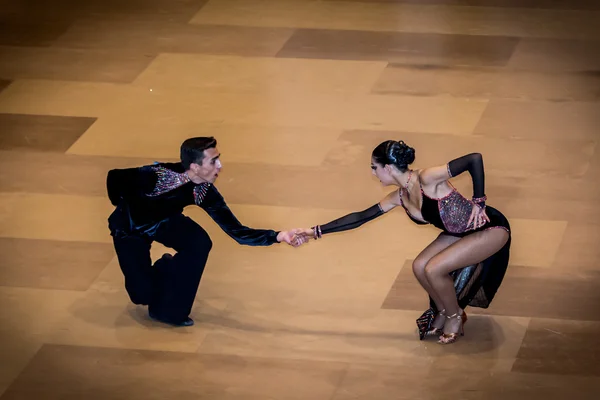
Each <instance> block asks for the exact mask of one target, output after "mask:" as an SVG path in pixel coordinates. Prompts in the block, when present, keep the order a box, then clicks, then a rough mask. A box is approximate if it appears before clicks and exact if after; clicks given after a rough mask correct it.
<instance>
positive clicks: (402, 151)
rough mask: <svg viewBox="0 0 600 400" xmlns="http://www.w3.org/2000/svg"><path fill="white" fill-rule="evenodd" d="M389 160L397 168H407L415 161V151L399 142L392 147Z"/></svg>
mask: <svg viewBox="0 0 600 400" xmlns="http://www.w3.org/2000/svg"><path fill="white" fill-rule="evenodd" d="M390 150H391V154H390V158H392V159H393V160H394V161H395V162H394V164H396V165H398V166H408V165H410V164H412V163H413V162H414V161H415V149H413V148H412V147H410V146H409V145H407V144H406V143H404V141H402V140H400V141H398V142H394V144H393V145H392V148H391V149H390Z"/></svg>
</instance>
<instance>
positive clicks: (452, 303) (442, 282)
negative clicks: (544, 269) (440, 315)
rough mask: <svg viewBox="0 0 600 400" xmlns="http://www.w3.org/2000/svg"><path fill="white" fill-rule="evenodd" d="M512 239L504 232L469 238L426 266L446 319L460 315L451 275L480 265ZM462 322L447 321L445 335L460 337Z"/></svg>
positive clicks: (432, 259) (502, 230)
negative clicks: (471, 266) (468, 266)
mask: <svg viewBox="0 0 600 400" xmlns="http://www.w3.org/2000/svg"><path fill="white" fill-rule="evenodd" d="M508 238H509V235H508V232H506V231H505V230H504V229H500V228H498V229H489V230H486V231H481V232H476V233H473V234H471V235H469V236H466V237H464V238H462V239H460V240H458V241H457V242H455V243H453V244H451V245H450V246H448V247H446V248H445V249H444V250H442V251H440V252H439V253H437V254H436V255H434V256H433V257H432V258H431V259H430V260H429V262H428V263H427V265H426V266H425V276H426V277H427V280H428V282H429V283H430V284H431V287H432V288H433V291H434V292H435V293H436V294H437V295H438V296H439V297H440V301H441V302H442V303H443V304H444V308H445V309H446V315H448V316H452V315H454V314H457V315H460V314H461V313H462V310H460V309H459V305H458V300H457V298H456V291H455V289H454V282H453V281H452V278H451V277H450V275H449V274H450V273H451V272H452V271H454V270H457V269H459V268H464V267H465V266H467V265H472V264H476V263H479V262H481V261H483V260H485V259H486V258H488V257H490V256H491V255H493V254H494V253H496V252H497V251H498V250H500V249H501V248H502V246H504V244H505V243H506V242H507V240H508ZM460 324H461V321H460V320H459V319H457V318H451V319H448V320H447V321H446V324H445V326H444V333H457V332H459V330H460Z"/></svg>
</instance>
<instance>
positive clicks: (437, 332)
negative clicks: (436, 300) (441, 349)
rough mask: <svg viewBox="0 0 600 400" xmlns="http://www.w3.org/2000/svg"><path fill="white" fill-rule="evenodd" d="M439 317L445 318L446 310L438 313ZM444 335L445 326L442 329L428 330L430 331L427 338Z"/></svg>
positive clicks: (426, 334)
mask: <svg viewBox="0 0 600 400" xmlns="http://www.w3.org/2000/svg"><path fill="white" fill-rule="evenodd" d="M437 315H439V316H442V317H445V316H446V310H445V309H444V310H442V311H440V312H438V313H437ZM436 317H437V316H436ZM443 333H444V325H442V327H441V328H432V329H430V330H428V331H427V332H426V333H425V336H426V337H431V336H439V335H441V334H443Z"/></svg>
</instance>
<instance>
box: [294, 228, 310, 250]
mask: <svg viewBox="0 0 600 400" xmlns="http://www.w3.org/2000/svg"><path fill="white" fill-rule="evenodd" d="M314 237H315V231H314V230H312V229H311V228H299V229H295V230H294V238H293V239H292V242H293V243H294V245H295V246H300V245H301V244H304V243H306V242H308V241H309V240H310V239H312V238H314Z"/></svg>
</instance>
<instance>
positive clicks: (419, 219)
mask: <svg viewBox="0 0 600 400" xmlns="http://www.w3.org/2000/svg"><path fill="white" fill-rule="evenodd" d="M414 160H415V150H414V149H413V148H412V147H409V146H408V145H406V144H405V143H404V142H403V141H399V142H397V141H393V140H388V141H385V142H383V143H381V144H380V145H379V146H377V147H376V148H375V149H374V150H373V153H372V159H371V169H372V170H373V174H374V175H375V176H377V178H379V180H380V181H381V183H382V184H383V185H385V186H389V185H395V186H398V187H399V189H398V190H396V191H393V192H391V193H390V194H389V195H387V196H386V197H385V198H384V199H383V200H382V201H381V202H379V203H377V204H375V205H373V206H371V207H370V208H368V209H366V210H364V211H361V212H356V213H352V214H348V215H346V216H343V217H341V218H338V219H336V220H334V221H331V222H329V223H327V224H325V225H322V226H319V225H317V226H314V227H313V228H311V229H304V230H303V231H302V233H301V234H299V235H298V236H297V241H298V243H302V242H304V241H307V240H308V238H314V239H320V238H321V237H322V235H325V234H328V233H333V232H341V231H346V230H350V229H355V228H358V227H359V226H361V225H362V224H364V223H365V222H368V221H370V220H372V219H374V218H377V217H379V216H380V215H383V214H384V213H387V212H388V211H390V210H392V209H393V208H395V207H397V206H401V207H403V208H404V210H405V211H406V214H407V215H408V217H409V218H410V219H411V220H412V221H413V222H415V223H417V224H431V225H433V226H435V227H437V228H439V229H441V230H442V232H441V233H440V235H439V236H438V237H437V238H436V239H435V240H434V241H433V242H432V243H431V244H430V245H429V246H427V247H426V248H425V249H424V250H423V251H422V252H421V253H420V254H419V255H418V256H417V257H416V259H415V260H414V262H413V272H414V274H415V277H416V278H417V280H418V281H419V283H420V284H421V286H422V287H423V288H424V289H425V291H427V293H428V294H429V298H430V308H429V309H428V310H427V311H426V312H425V313H424V314H423V315H422V316H421V317H420V318H419V319H417V325H418V327H419V334H420V338H421V339H423V338H424V337H427V336H439V341H438V343H441V344H450V343H453V342H455V341H456V340H457V339H458V337H459V335H461V336H462V335H463V334H464V324H465V322H466V321H467V315H466V313H465V312H464V308H465V307H466V306H467V305H470V306H473V307H481V308H487V307H488V306H489V304H490V302H491V301H492V299H493V298H494V295H495V294H496V291H497V290H498V288H499V286H500V284H501V282H502V279H503V278H504V274H505V272H506V268H507V267H508V259H509V252H510V243H511V233H510V225H509V223H508V220H507V219H506V218H505V217H504V215H502V213H500V212H499V211H498V210H496V209H494V208H492V207H490V206H486V203H485V202H486V196H485V190H484V189H485V178H484V168H483V159H482V156H481V154H478V153H473V154H468V155H465V156H463V157H460V158H457V159H454V160H452V161H450V162H449V163H447V164H445V165H441V166H437V167H432V168H425V169H422V170H413V169H410V168H409V165H411V164H412V163H413V162H414ZM464 172H469V174H470V175H471V178H472V181H473V193H474V194H473V198H472V199H471V200H468V199H466V198H465V197H464V196H462V195H461V194H460V193H459V192H458V191H457V190H456V189H455V188H454V186H452V185H451V184H450V182H449V179H450V178H452V177H455V176H457V175H459V174H462V173H464Z"/></svg>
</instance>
